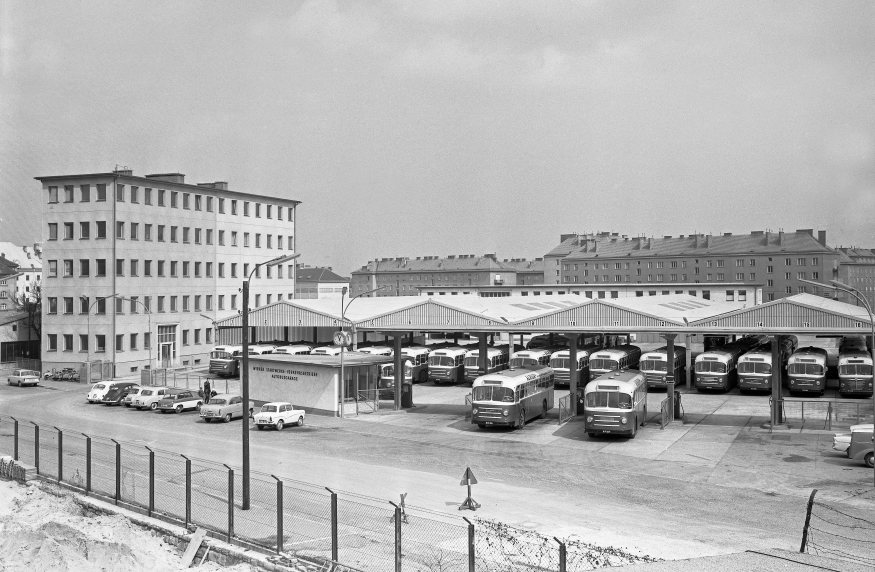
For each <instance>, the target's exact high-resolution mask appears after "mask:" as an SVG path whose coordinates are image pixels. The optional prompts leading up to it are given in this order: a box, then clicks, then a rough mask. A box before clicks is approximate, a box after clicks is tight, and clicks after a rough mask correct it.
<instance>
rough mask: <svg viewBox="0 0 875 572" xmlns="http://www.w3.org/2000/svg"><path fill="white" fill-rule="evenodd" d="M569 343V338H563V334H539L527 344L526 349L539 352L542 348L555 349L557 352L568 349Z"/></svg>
mask: <svg viewBox="0 0 875 572" xmlns="http://www.w3.org/2000/svg"><path fill="white" fill-rule="evenodd" d="M569 341H570V340H569V339H568V337H567V336H563V335H562V334H553V335H550V334H539V335H537V336H532V338H531V339H530V340H529V341H528V342H527V343H526V349H527V350H538V349H542V348H553V349H554V351H555V350H558V349H561V348H567V347H568V344H569Z"/></svg>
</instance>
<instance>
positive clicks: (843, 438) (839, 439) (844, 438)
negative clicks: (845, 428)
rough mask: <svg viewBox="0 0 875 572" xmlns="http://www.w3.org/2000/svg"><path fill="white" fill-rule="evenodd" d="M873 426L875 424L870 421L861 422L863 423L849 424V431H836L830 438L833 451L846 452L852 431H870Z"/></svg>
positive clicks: (874, 426)
mask: <svg viewBox="0 0 875 572" xmlns="http://www.w3.org/2000/svg"><path fill="white" fill-rule="evenodd" d="M873 428H875V425H873V424H872V423H869V424H863V425H851V429H850V433H836V434H835V435H833V438H832V448H833V451H838V452H839V453H844V454H846V455H847V454H848V449H849V448H850V446H851V434H852V433H853V432H854V431H865V430H869V431H872V430H873Z"/></svg>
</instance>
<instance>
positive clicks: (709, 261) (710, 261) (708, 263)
mask: <svg viewBox="0 0 875 572" xmlns="http://www.w3.org/2000/svg"><path fill="white" fill-rule="evenodd" d="M713 265H714V261H713V260H706V261H705V268H713Z"/></svg>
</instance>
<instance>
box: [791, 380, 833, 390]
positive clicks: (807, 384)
mask: <svg viewBox="0 0 875 572" xmlns="http://www.w3.org/2000/svg"><path fill="white" fill-rule="evenodd" d="M787 389H789V390H790V391H794V392H798V393H823V390H824V389H826V381H825V380H820V379H793V378H792V377H791V378H790V381H788V382H787Z"/></svg>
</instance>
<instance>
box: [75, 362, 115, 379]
mask: <svg viewBox="0 0 875 572" xmlns="http://www.w3.org/2000/svg"><path fill="white" fill-rule="evenodd" d="M113 373H114V372H113V364H112V362H109V361H103V360H97V361H90V362H86V363H84V364H82V368H81V369H80V370H79V379H80V380H81V381H82V383H97V382H98V381H106V380H108V379H112V378H113Z"/></svg>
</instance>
